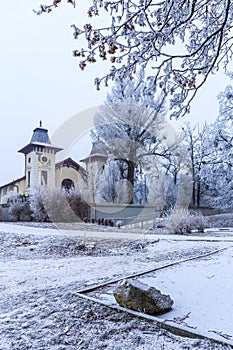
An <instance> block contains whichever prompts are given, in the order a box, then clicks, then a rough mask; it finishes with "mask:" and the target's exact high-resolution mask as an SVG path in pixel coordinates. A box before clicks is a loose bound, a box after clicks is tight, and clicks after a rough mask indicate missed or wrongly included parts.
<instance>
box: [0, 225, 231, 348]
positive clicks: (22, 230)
mask: <svg viewBox="0 0 233 350" xmlns="http://www.w3.org/2000/svg"><path fill="white" fill-rule="evenodd" d="M84 227H85V228H86V230H85V229H84ZM101 231H103V232H101ZM231 234H232V232H231ZM231 234H230V233H229V237H227V238H229V239H227V240H225V241H223V240H222V238H221V237H219V238H218V241H211V237H213V235H212V236H211V235H209V237H208V239H207V240H204V239H203V237H202V239H201V240H199V239H198V237H193V240H187V238H188V237H186V236H185V237H184V236H183V237H182V236H179V237H178V236H172V235H169V236H161V237H159V241H157V238H158V237H157V236H154V235H152V234H149V235H147V234H146V233H145V232H141V233H140V231H137V232H136V233H134V232H129V233H127V232H123V231H121V230H118V231H116V232H115V231H111V230H110V231H108V230H106V228H104V229H103V230H101V229H100V228H98V229H97V227H94V226H93V227H91V226H88V225H87V226H83V225H80V230H78V226H77V227H76V228H75V230H70V228H69V229H67V227H65V229H62V230H61V229H60V230H58V229H54V228H53V229H52V228H49V227H44V228H43V227H30V226H28V225H15V224H6V223H0V281H1V284H0V322H1V326H0V349H1V350H8V349H9V350H11V349H12V350H16V349H17V350H21V349H32V350H36V349H41V350H42V349H43V350H46V349H57V350H65V349H66V350H73V349H96V350H97V349H115V350H117V349H118V350H119V349H155V350H157V349H158V350H161V349H174V350H178V349H191V348H193V347H194V348H197V349H229V347H227V346H222V345H220V344H218V343H211V342H209V341H205V340H197V339H187V338H180V337H177V336H174V335H171V334H170V333H168V332H166V331H164V330H161V329H159V328H158V327H157V325H156V324H155V323H153V322H152V321H148V320H143V319H140V318H137V317H133V316H130V315H128V314H127V313H124V312H123V313H121V312H116V311H113V310H111V309H108V308H106V307H104V306H101V305H99V304H96V303H93V302H90V301H87V300H84V299H82V298H80V297H78V296H77V295H76V294H75V292H76V291H77V290H79V289H82V288H85V287H87V286H89V285H94V284H99V283H102V282H106V281H108V280H111V279H115V278H120V277H124V276H127V275H130V274H133V273H137V272H141V271H144V270H147V269H152V268H156V267H160V266H163V265H165V264H168V263H170V262H172V261H177V260H181V259H184V258H186V257H187V258H188V257H191V256H195V255H198V254H204V253H207V252H210V251H213V250H215V249H220V248H224V247H226V248H228V247H229V249H227V250H224V251H222V252H220V253H218V254H214V255H210V256H209V257H206V258H204V259H201V260H193V261H190V262H186V263H182V264H180V265H176V266H173V267H169V268H167V269H164V270H160V271H156V272H154V273H153V274H149V275H146V276H144V277H140V279H141V280H142V281H143V282H146V283H148V284H150V285H154V286H156V287H158V288H159V289H161V290H162V291H163V292H166V293H168V294H170V295H171V296H172V298H173V299H174V308H173V310H172V311H171V312H170V313H169V314H167V315H166V316H165V317H166V318H167V319H168V318H169V319H173V320H175V319H176V320H177V323H182V322H183V324H186V325H188V326H191V327H194V328H196V329H200V330H202V331H207V332H208V331H211V332H215V334H216V333H217V332H220V333H221V332H222V333H226V337H228V339H229V340H231V337H233V327H232V324H231V311H232V306H233V305H232V304H233V303H232V294H233V283H231V281H232V272H231V264H232V260H233V249H232V248H231V245H233V239H232V236H231ZM224 235H225V234H224ZM226 236H228V235H225V238H226ZM178 238H179V239H178ZM145 240H146V241H145ZM149 241H150V242H152V243H150V244H148V242H149ZM186 316H187V317H186ZM163 317H164V316H163ZM223 339H225V338H223Z"/></svg>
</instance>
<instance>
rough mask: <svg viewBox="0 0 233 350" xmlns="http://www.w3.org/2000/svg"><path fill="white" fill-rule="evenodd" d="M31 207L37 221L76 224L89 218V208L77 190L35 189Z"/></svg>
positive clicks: (31, 197) (31, 198)
mask: <svg viewBox="0 0 233 350" xmlns="http://www.w3.org/2000/svg"><path fill="white" fill-rule="evenodd" d="M30 207H31V210H32V216H33V218H34V220H35V221H52V222H74V221H75V222H76V221H79V220H80V219H81V220H84V218H87V216H88V206H87V204H86V203H85V202H84V201H83V199H82V197H81V195H80V194H79V193H77V192H76V191H75V190H70V191H65V190H60V189H58V188H54V189H48V188H47V187H38V188H35V189H34V190H33V191H32V193H31V195H30Z"/></svg>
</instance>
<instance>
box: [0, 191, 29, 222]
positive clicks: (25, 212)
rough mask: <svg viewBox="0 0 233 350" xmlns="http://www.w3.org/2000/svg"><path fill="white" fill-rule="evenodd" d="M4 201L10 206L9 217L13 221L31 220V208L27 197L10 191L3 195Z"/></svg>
mask: <svg viewBox="0 0 233 350" xmlns="http://www.w3.org/2000/svg"><path fill="white" fill-rule="evenodd" d="M3 202H4V203H6V204H8V206H9V219H10V220H12V221H29V220H31V210H30V205H29V202H28V200H27V198H26V197H25V196H24V195H20V194H18V193H17V192H14V191H10V192H9V193H8V194H7V195H6V196H4V197H3Z"/></svg>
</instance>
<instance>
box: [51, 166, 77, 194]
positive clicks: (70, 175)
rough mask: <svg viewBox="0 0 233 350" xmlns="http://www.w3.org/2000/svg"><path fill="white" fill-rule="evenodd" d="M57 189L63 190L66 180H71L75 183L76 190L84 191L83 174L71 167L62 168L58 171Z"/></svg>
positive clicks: (56, 174)
mask: <svg viewBox="0 0 233 350" xmlns="http://www.w3.org/2000/svg"><path fill="white" fill-rule="evenodd" d="M55 177H56V188H61V184H62V181H63V180H65V179H70V180H72V181H73V183H74V186H75V189H80V190H81V189H82V188H83V185H84V181H83V178H82V176H81V174H80V173H79V172H78V171H77V170H75V169H74V168H71V167H69V168H68V167H60V168H57V169H56V172H55Z"/></svg>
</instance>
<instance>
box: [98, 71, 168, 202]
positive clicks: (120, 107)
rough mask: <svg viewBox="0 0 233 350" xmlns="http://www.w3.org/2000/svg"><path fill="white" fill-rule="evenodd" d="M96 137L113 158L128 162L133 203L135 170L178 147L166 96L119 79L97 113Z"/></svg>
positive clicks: (130, 200)
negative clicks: (170, 136)
mask: <svg viewBox="0 0 233 350" xmlns="http://www.w3.org/2000/svg"><path fill="white" fill-rule="evenodd" d="M94 124H95V130H94V131H92V138H93V140H94V141H95V140H97V139H98V140H100V141H102V142H103V143H104V144H105V146H106V150H107V152H108V154H109V157H110V158H111V159H114V160H118V161H121V162H123V163H124V164H125V165H126V170H125V171H124V176H125V178H126V180H127V181H128V184H129V186H128V201H129V202H130V203H133V198H134V189H135V170H136V168H142V167H143V166H144V165H145V163H148V157H149V156H151V155H153V156H154V157H162V156H163V157H164V156H166V154H167V153H169V152H170V151H171V150H170V149H171V148H172V147H173V146H174V140H173V141H168V140H167V135H166V133H167V131H168V130H167V129H166V126H167V125H166V120H165V117H164V107H163V98H161V99H157V100H156V99H155V98H154V96H150V95H149V96H148V94H147V85H146V84H145V83H144V82H143V81H142V80H141V77H139V80H138V81H133V82H132V81H130V80H129V79H125V80H124V82H122V81H121V80H117V82H116V85H115V87H114V88H113V90H112V93H111V94H109V95H108V97H107V100H106V103H105V104H104V105H103V106H101V107H100V108H99V111H98V112H97V113H96V114H95V116H94ZM125 174H126V175H125Z"/></svg>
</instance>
